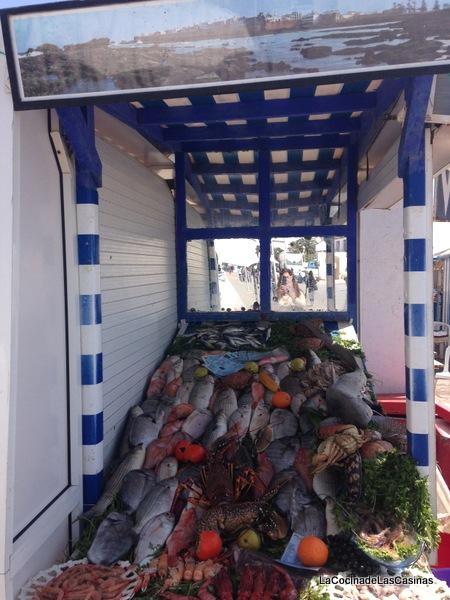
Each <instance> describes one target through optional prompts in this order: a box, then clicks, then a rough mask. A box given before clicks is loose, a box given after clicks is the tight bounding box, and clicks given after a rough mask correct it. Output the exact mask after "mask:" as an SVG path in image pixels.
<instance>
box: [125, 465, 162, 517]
mask: <svg viewBox="0 0 450 600" xmlns="http://www.w3.org/2000/svg"><path fill="white" fill-rule="evenodd" d="M154 483H155V473H154V472H153V471H145V470H144V469H135V470H134V471H130V472H129V473H127V474H126V475H125V477H124V478H123V481H122V487H121V488H120V498H121V500H122V504H123V508H124V512H127V513H133V512H134V511H135V510H136V509H137V507H138V506H139V503H140V501H141V500H142V498H143V497H144V496H145V494H146V493H147V492H148V491H149V488H150V487H151V486H153V485H154Z"/></svg>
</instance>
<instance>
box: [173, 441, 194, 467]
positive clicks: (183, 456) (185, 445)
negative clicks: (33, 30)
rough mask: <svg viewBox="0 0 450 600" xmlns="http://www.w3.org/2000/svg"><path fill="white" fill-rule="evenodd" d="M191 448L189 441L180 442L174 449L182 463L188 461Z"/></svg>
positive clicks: (176, 456)
mask: <svg viewBox="0 0 450 600" xmlns="http://www.w3.org/2000/svg"><path fill="white" fill-rule="evenodd" d="M189 446H191V442H190V441H189V440H181V441H179V442H178V444H177V445H176V446H175V449H174V453H175V458H176V459H177V460H179V461H180V462H186V461H187V460H188V459H187V451H188V449H189Z"/></svg>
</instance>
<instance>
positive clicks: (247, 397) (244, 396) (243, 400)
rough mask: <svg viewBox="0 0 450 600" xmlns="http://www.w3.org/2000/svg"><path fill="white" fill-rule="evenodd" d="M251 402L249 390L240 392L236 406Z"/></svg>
mask: <svg viewBox="0 0 450 600" xmlns="http://www.w3.org/2000/svg"><path fill="white" fill-rule="evenodd" d="M252 403H253V398H252V395H251V393H250V392H247V393H245V394H242V395H241V396H240V398H238V401H237V407H238V408H244V407H245V406H251V405H252Z"/></svg>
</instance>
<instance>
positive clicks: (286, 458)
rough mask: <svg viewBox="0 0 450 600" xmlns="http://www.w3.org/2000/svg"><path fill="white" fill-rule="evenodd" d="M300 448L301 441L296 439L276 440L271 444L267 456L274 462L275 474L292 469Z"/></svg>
mask: <svg viewBox="0 0 450 600" xmlns="http://www.w3.org/2000/svg"><path fill="white" fill-rule="evenodd" d="M299 448H300V441H299V440H298V439H297V438H295V437H291V438H285V439H281V440H275V441H274V442H272V443H271V444H270V446H269V447H268V448H267V450H266V454H267V456H268V457H269V459H270V460H271V462H272V465H273V468H274V470H275V473H279V472H280V471H284V470H285V469H291V468H292V466H293V465H294V461H295V458H296V456H297V452H298V450H299Z"/></svg>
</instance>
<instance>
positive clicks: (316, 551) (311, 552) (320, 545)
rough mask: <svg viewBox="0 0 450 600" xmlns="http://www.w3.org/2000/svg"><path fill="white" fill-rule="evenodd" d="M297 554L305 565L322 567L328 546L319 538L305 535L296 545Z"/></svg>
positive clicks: (325, 560) (325, 559)
mask: <svg viewBox="0 0 450 600" xmlns="http://www.w3.org/2000/svg"><path fill="white" fill-rule="evenodd" d="M297 556H298V559H299V560H300V562H301V563H303V564H304V565H305V567H323V565H325V564H326V562H327V560H328V546H327V545H326V544H325V542H322V540H321V539H320V538H318V537H316V536H314V535H307V536H306V537H304V538H303V539H302V540H301V541H300V544H299V545H298V548H297Z"/></svg>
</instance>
